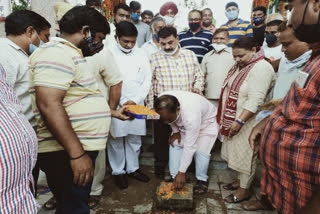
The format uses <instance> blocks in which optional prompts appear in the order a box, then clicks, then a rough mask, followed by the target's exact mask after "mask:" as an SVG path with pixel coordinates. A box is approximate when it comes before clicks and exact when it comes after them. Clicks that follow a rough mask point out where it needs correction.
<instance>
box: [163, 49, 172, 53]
mask: <svg viewBox="0 0 320 214" xmlns="http://www.w3.org/2000/svg"><path fill="white" fill-rule="evenodd" d="M164 51H165V52H167V53H168V52H169V53H170V52H172V51H173V49H172V48H170V49H164Z"/></svg>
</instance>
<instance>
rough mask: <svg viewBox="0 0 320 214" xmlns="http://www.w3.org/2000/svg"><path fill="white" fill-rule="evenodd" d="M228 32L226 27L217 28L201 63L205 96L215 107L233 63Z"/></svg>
mask: <svg viewBox="0 0 320 214" xmlns="http://www.w3.org/2000/svg"><path fill="white" fill-rule="evenodd" d="M228 42H229V33H228V31H227V29H224V28H219V29H217V30H216V31H215V33H214V35H213V40H212V43H213V44H212V45H211V46H212V47H213V50H212V51H210V52H209V53H207V54H206V55H205V56H204V58H203V60H202V63H201V69H202V71H203V73H204V75H205V80H206V84H205V96H206V98H207V99H208V100H209V101H210V102H211V103H212V104H213V105H214V106H215V107H216V108H218V105H219V98H220V94H221V88H222V84H223V81H224V79H225V78H226V76H227V73H228V71H229V70H230V69H231V68H232V66H233V65H234V64H235V61H234V59H233V55H232V49H231V48H230V47H228V46H227V45H228Z"/></svg>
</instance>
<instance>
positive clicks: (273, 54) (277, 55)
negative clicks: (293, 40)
mask: <svg viewBox="0 0 320 214" xmlns="http://www.w3.org/2000/svg"><path fill="white" fill-rule="evenodd" d="M281 23H282V21H280V20H273V21H271V22H268V23H267V27H266V31H265V38H266V43H267V46H264V47H263V50H264V55H265V57H266V58H267V59H268V60H269V61H270V62H273V61H277V60H280V59H281V57H282V56H283V55H284V54H283V52H282V51H281V48H282V45H281V43H280V40H279V36H280V32H279V26H280V25H281Z"/></svg>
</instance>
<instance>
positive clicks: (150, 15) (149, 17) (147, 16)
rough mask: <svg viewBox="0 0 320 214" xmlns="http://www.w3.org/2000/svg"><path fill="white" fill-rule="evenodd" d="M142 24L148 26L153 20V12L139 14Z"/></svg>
mask: <svg viewBox="0 0 320 214" xmlns="http://www.w3.org/2000/svg"><path fill="white" fill-rule="evenodd" d="M141 19H142V22H143V23H145V24H147V25H149V26H150V23H151V20H152V19H153V12H152V11H151V10H145V11H143V12H142V13H141Z"/></svg>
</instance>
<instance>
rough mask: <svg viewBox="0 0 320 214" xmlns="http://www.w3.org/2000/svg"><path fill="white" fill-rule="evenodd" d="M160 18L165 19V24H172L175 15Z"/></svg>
mask: <svg viewBox="0 0 320 214" xmlns="http://www.w3.org/2000/svg"><path fill="white" fill-rule="evenodd" d="M162 18H163V19H164V20H165V22H166V24H167V25H170V26H172V25H174V22H175V21H176V17H171V16H162Z"/></svg>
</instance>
